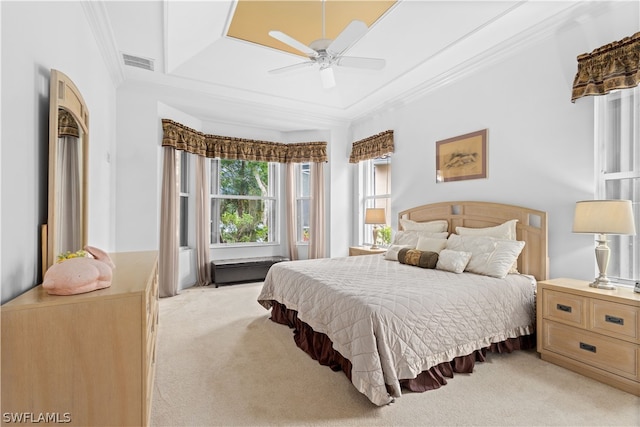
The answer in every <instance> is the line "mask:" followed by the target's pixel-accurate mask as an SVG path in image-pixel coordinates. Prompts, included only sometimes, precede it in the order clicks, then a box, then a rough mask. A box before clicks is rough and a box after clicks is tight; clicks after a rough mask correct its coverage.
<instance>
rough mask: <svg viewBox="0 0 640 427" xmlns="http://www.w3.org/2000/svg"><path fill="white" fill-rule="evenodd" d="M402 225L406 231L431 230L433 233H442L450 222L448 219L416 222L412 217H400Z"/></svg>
mask: <svg viewBox="0 0 640 427" xmlns="http://www.w3.org/2000/svg"><path fill="white" fill-rule="evenodd" d="M399 221H400V225H401V226H402V229H403V230H404V231H429V232H431V233H441V232H443V231H447V229H448V228H449V223H448V222H447V220H446V219H438V220H435V221H427V222H416V221H412V220H410V219H400V220H399Z"/></svg>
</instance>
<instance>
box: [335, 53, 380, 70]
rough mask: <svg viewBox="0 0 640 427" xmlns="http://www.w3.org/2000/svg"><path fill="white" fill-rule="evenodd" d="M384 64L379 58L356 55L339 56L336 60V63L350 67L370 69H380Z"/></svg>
mask: <svg viewBox="0 0 640 427" xmlns="http://www.w3.org/2000/svg"><path fill="white" fill-rule="evenodd" d="M385 64H386V61H385V60H384V59H380V58H360V57H357V56H341V57H340V58H338V60H337V61H336V65H339V66H341V67H351V68H368V69H370V70H382V69H383V68H384V66H385Z"/></svg>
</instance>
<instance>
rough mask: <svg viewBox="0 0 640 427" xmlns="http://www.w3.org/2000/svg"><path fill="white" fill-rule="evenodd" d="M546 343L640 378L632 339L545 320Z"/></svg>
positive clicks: (565, 353)
mask: <svg viewBox="0 0 640 427" xmlns="http://www.w3.org/2000/svg"><path fill="white" fill-rule="evenodd" d="M542 346H543V349H544V350H548V351H552V352H554V353H557V354H561V355H563V356H566V357H569V358H571V359H574V360H576V361H578V362H581V363H585V364H588V365H591V366H594V367H597V368H599V369H602V370H604V371H607V372H611V373H614V374H616V375H620V376H623V377H626V378H629V379H632V380H635V381H637V380H639V379H640V375H638V364H639V362H638V351H637V348H638V346H637V345H634V344H632V343H629V342H626V341H621V340H617V339H614V338H609V337H606V336H603V335H600V334H595V333H592V332H589V331H583V330H580V329H577V328H573V327H570V326H566V325H562V324H559V323H556V322H550V321H546V320H545V321H543V323H542Z"/></svg>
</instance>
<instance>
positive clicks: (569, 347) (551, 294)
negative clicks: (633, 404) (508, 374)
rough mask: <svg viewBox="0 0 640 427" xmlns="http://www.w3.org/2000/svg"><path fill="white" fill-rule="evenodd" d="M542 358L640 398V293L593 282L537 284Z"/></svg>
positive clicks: (539, 337)
mask: <svg viewBox="0 0 640 427" xmlns="http://www.w3.org/2000/svg"><path fill="white" fill-rule="evenodd" d="M537 329H538V332H537V337H538V338H537V339H538V343H537V344H538V352H539V353H540V355H541V357H542V359H544V360H547V361H549V362H551V363H555V364H557V365H560V366H562V367H565V368H567V369H571V370H573V371H575V372H578V373H580V374H583V375H586V376H588V377H591V378H594V379H596V380H598V381H601V382H603V383H606V384H609V385H611V386H614V387H617V388H620V389H622V390H625V391H627V392H629V393H633V394H635V395H637V396H640V294H638V293H634V292H633V290H632V289H629V288H625V287H619V288H618V289H615V290H604V289H596V288H591V287H589V284H588V282H586V281H581V280H574V279H553V280H545V281H541V282H538V294H537Z"/></svg>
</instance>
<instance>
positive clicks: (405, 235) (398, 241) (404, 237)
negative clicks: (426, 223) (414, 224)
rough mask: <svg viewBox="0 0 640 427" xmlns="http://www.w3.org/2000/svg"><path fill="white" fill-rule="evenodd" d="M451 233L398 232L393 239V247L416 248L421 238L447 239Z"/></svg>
mask: <svg viewBox="0 0 640 427" xmlns="http://www.w3.org/2000/svg"><path fill="white" fill-rule="evenodd" d="M448 235H449V233H447V232H446V231H445V232H442V233H431V232H428V231H398V232H397V233H396V235H395V236H394V237H393V242H392V243H391V244H392V245H410V246H413V247H414V248H415V247H416V245H417V244H418V239H419V238H420V237H432V238H434V239H446V238H447V236H448Z"/></svg>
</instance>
